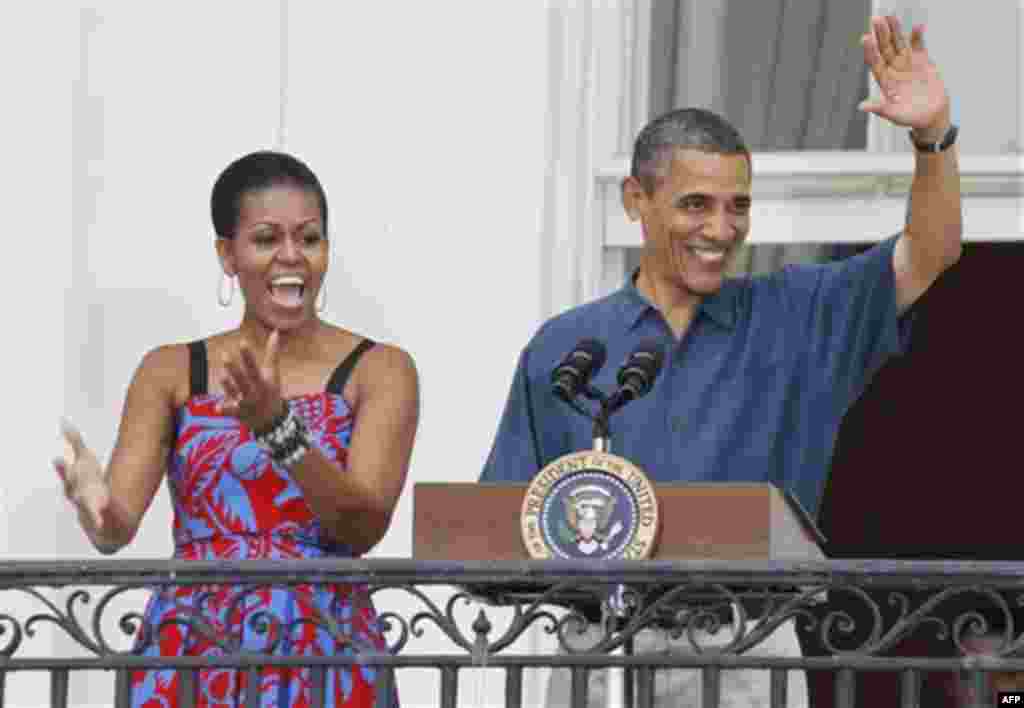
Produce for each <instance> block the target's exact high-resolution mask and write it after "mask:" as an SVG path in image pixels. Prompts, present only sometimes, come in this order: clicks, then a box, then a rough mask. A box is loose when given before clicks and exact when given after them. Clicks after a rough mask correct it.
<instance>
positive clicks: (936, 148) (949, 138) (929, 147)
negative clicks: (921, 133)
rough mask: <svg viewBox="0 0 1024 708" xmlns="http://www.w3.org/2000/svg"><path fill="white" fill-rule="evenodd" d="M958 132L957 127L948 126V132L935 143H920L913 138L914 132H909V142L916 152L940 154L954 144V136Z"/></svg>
mask: <svg viewBox="0 0 1024 708" xmlns="http://www.w3.org/2000/svg"><path fill="white" fill-rule="evenodd" d="M959 130H960V129H959V128H958V127H957V126H955V125H953V124H950V126H949V130H947V131H946V135H945V136H944V137H943V138H942V140H940V141H939V142H937V143H926V142H922V141H920V140H918V139H917V138H916V137H915V136H914V131H913V130H911V131H910V142H912V143H914V147H915V148H917V150H918V152H942V151H943V150H945V149H947V148H948V147H949V146H950V145H952V144H953V143H955V142H956V134H957V133H958V132H959Z"/></svg>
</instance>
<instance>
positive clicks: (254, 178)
mask: <svg viewBox="0 0 1024 708" xmlns="http://www.w3.org/2000/svg"><path fill="white" fill-rule="evenodd" d="M281 185H291V186H295V187H299V188H300V189H306V190H309V191H310V192H313V193H314V194H316V197H317V200H318V201H319V202H320V220H321V221H322V222H323V227H324V233H325V234H326V233H327V195H326V194H324V188H323V187H322V186H321V185H320V180H319V179H317V177H316V175H315V174H313V170H311V169H309V167H307V166H306V164H305V163H304V162H302V161H301V160H299V159H298V158H296V157H293V156H291V155H288V154H286V153H283V152H275V151H273V150H261V151H259V152H253V153H250V154H248V155H245V156H243V157H240V158H238V159H237V160H235V161H234V162H232V163H231V164H230V165H228V166H227V167H226V168H224V171H223V172H221V173H220V176H219V177H217V181H216V182H214V184H213V193H212V194H211V196H210V213H211V216H212V217H213V230H214V231H215V232H216V233H217V236H218V237H219V238H226V239H231V238H234V237H235V230H236V229H237V228H238V218H239V215H240V211H241V206H242V197H244V196H245V195H246V194H249V193H251V192H258V191H260V190H263V189H266V188H268V187H277V186H281Z"/></svg>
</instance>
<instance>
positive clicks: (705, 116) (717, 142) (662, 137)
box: [630, 108, 750, 195]
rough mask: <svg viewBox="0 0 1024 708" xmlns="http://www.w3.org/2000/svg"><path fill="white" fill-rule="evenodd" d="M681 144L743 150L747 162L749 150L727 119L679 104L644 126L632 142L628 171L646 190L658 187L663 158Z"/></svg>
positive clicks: (712, 149)
mask: <svg viewBox="0 0 1024 708" xmlns="http://www.w3.org/2000/svg"><path fill="white" fill-rule="evenodd" d="M680 148H691V149H695V150H704V151H705V152H715V153H721V154H724V155H735V154H742V155H745V156H746V157H747V163H748V164H749V163H750V150H749V149H748V148H747V145H746V143H744V142H743V137H742V136H741V135H740V134H739V131H738V130H736V128H734V127H733V126H732V125H731V124H730V123H729V121H727V120H725V119H724V118H722V117H721V116H720V115H718V114H716V113H713V112H712V111H709V110H705V109H703V108H680V109H677V110H674V111H671V112H669V113H666V114H665V115H662V116H659V117H658V118H655V119H654V120H652V121H651V122H650V123H648V124H647V125H646V126H644V129H643V130H641V131H640V134H639V135H638V136H637V138H636V142H635V143H634V144H633V162H632V165H631V167H630V174H631V175H632V176H633V177H634V178H635V179H636V180H637V181H639V182H640V185H641V186H642V187H643V188H644V191H645V192H647V194H649V195H650V194H653V193H654V191H655V189H657V186H658V178H659V177H663V176H664V169H663V168H664V166H665V162H666V160H668V159H670V158H671V156H672V153H674V152H675V151H676V150H678V149H680Z"/></svg>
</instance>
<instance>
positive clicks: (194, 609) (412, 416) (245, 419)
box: [55, 152, 419, 708]
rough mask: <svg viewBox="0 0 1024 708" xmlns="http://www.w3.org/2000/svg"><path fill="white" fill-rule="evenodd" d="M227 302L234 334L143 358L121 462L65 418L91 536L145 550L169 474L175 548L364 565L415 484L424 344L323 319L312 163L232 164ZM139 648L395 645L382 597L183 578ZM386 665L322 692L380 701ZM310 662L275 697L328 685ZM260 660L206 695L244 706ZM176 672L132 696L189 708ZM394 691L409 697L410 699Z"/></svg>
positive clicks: (147, 682)
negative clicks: (383, 339)
mask: <svg viewBox="0 0 1024 708" xmlns="http://www.w3.org/2000/svg"><path fill="white" fill-rule="evenodd" d="M211 202H212V216H213V224H214V229H215V231H216V234H217V239H216V251H217V254H218V256H219V258H220V263H221V266H222V268H223V271H224V277H225V281H224V282H223V283H222V287H221V290H220V292H219V293H218V297H219V299H220V301H221V304H222V305H225V306H226V305H228V304H230V301H231V299H232V297H233V296H234V292H235V290H236V285H235V283H236V281H237V290H239V291H240V293H241V297H242V299H243V301H244V314H243V316H242V319H241V322H240V323H239V325H238V326H237V327H236V328H234V329H232V330H230V331H227V332H223V333H220V334H217V335H215V336H212V337H209V338H207V339H205V340H200V341H195V342H191V343H187V344H171V345H166V346H161V347H158V348H156V349H153V350H152V351H150V352H149V353H147V354H146V355H145V357H143V359H142V363H141V364H140V365H139V367H138V369H137V371H136V372H135V375H134V378H133V380H132V382H131V384H130V386H129V389H128V394H127V399H126V402H125V406H124V411H123V416H122V420H121V425H120V429H119V434H118V438H117V443H116V446H115V448H114V451H113V453H112V455H111V458H110V462H109V464H108V465H107V467H106V469H103V467H102V466H101V465H100V463H99V461H98V459H97V457H96V455H95V454H94V453H93V452H92V451H91V450H89V448H88V447H87V446H86V445H85V443H84V442H83V440H82V437H81V435H80V434H79V433H78V432H77V431H76V430H75V429H74V428H73V427H71V425H70V424H67V423H66V424H65V436H66V438H67V440H68V442H69V444H70V448H71V451H73V454H69V455H68V456H67V457H66V458H61V459H58V460H56V461H55V466H56V468H57V471H58V473H59V474H60V475H61V478H62V479H63V480H64V484H65V492H66V493H67V496H68V498H69V499H70V500H71V501H72V502H73V504H74V505H75V507H76V508H77V511H78V517H79V520H80V522H81V525H82V528H83V529H84V530H85V532H86V534H87V535H88V536H89V539H90V540H91V541H92V543H93V544H94V545H95V546H96V548H97V549H99V550H100V551H101V552H103V553H105V554H109V553H114V552H116V551H117V550H119V549H120V548H122V547H124V546H125V545H127V544H128V543H129V542H131V540H132V538H133V537H134V536H135V533H136V531H137V530H138V528H139V524H140V522H141V520H142V517H143V515H144V514H145V511H146V509H147V508H148V506H149V504H150V502H151V501H152V499H153V496H154V494H155V493H156V490H157V488H158V487H159V485H160V482H161V480H162V479H163V478H164V476H165V473H166V478H167V483H168V489H169V491H170V494H171V499H172V502H173V505H174V528H173V537H174V545H175V552H174V557H175V558H176V559H185V560H220V559H230V560H235V559H274V560H287V559H302V558H328V557H358V556H360V555H361V554H363V553H365V552H366V551H368V550H369V549H370V548H372V547H373V546H374V545H375V544H376V543H377V542H378V541H379V540H380V539H381V538H382V537H383V535H384V533H385V531H386V530H387V528H388V525H389V524H390V521H391V515H392V513H393V511H394V508H395V504H396V502H397V500H398V497H399V495H400V493H401V491H402V488H403V486H404V483H405V478H406V473H407V469H408V464H409V458H410V455H411V451H412V446H413V440H414V437H415V433H416V427H417V422H418V410H419V402H418V399H419V394H418V390H419V384H418V377H417V373H416V369H415V366H414V364H413V361H412V359H411V358H410V356H409V355H408V354H407V353H405V352H404V351H402V350H401V349H399V348H397V347H394V346H390V345H383V344H375V343H374V342H373V341H371V340H369V339H367V338H364V337H360V336H358V335H356V334H354V333H352V332H349V331H347V330H345V329H342V328H340V327H336V326H334V325H331V324H329V323H327V322H325V321H324V320H322V319H321V318H320V317H319V315H318V311H319V309H320V308H318V306H317V304H316V303H317V295H318V294H319V293H320V292H321V290H322V287H323V282H324V277H325V274H326V272H327V266H328V256H329V248H328V240H327V200H326V196H325V194H324V191H323V188H322V187H321V185H320V182H319V180H318V179H317V178H316V176H315V175H314V174H313V173H312V171H310V170H309V168H308V167H306V166H305V165H304V164H303V163H301V162H300V161H298V160H297V159H295V158H293V157H291V156H289V155H285V154H283V153H277V152H258V153H253V154H250V155H247V156H245V157H243V158H240V159H239V160H236V161H235V162H234V163H232V164H231V165H229V166H228V167H227V169H225V171H224V172H223V173H222V174H221V175H220V177H219V178H218V179H217V182H216V184H215V185H214V188H213V195H212V200H211ZM145 617H146V622H145V628H146V629H147V630H148V631H143V632H141V633H140V635H139V638H138V641H137V644H136V651H137V652H138V653H141V654H146V655H162V656H175V655H187V656H216V655H218V654H221V653H223V651H224V649H223V648H222V647H220V646H218V643H224V642H225V641H226V642H227V643H228V645H229V646H230V647H231V648H232V649H233V650H237V651H257V652H260V651H272V652H273V653H276V654H285V655H301V656H320V655H326V656H333V655H338V654H346V653H360V652H362V653H364V654H365V653H367V652H369V653H373V652H380V651H384V650H385V645H384V641H383V637H382V635H381V629H380V627H379V623H378V621H377V618H376V614H375V611H374V609H373V606H372V604H371V602H370V600H369V597H368V596H367V593H366V589H365V588H364V587H363V586H360V585H338V584H334V585H330V584H318V585H299V586H294V587H284V586H281V587H242V586H239V587H233V586H212V587H210V586H207V587H198V586H180V587H164V588H159V589H157V590H156V591H155V592H154V594H153V596H152V597H151V599H150V601H149V604H148V605H147V608H146V612H145ZM375 675H376V672H375V671H374V670H373V668H372V667H361V666H352V667H340V668H337V669H330V670H328V671H327V672H326V679H325V682H324V685H323V686H322V689H323V693H322V695H323V696H324V704H325V705H328V706H338V707H342V706H344V707H345V708H357V707H359V708H361V707H363V706H365V707H367V708H369V707H370V706H374V705H375V703H374V701H375V689H374V681H375ZM314 676H316V674H315V673H314V672H311V671H310V670H308V669H295V668H289V669H275V668H272V667H271V668H267V667H264V668H262V670H261V671H260V672H259V682H258V687H257V688H258V690H259V696H260V700H259V704H260V705H262V706H281V707H284V706H289V707H296V708H297V707H299V706H308V705H311V701H312V700H313V698H312V697H313V696H316V695H319V692H318V691H317V690H315V689H314V687H313V686H312V682H313V680H314V678H313V677H314ZM248 677H249V675H248V674H247V672H246V671H244V670H243V671H235V670H230V669H203V670H202V671H200V672H199V675H198V681H197V683H196V705H199V706H211V707H212V706H240V705H245V700H246V696H247V695H248V693H247V692H248V690H249V689H250V687H249V686H248V685H247V684H248V683H249V681H248V680H247V679H248ZM179 681H180V676H179V674H178V673H177V672H175V671H163V670H153V671H137V672H135V673H134V674H133V676H132V680H131V682H130V683H131V692H132V701H131V702H132V705H135V706H147V707H148V706H177V704H178V703H177V696H178V690H179ZM390 702H392V703H393V704H397V701H396V699H395V697H394V696H391V697H390Z"/></svg>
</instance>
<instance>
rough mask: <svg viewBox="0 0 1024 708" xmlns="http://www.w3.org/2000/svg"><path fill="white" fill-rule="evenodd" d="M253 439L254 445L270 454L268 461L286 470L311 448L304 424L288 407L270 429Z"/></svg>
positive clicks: (299, 460)
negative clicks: (254, 440) (270, 460)
mask: <svg viewBox="0 0 1024 708" xmlns="http://www.w3.org/2000/svg"><path fill="white" fill-rule="evenodd" d="M255 438H256V443H257V444H258V445H259V446H260V447H262V448H263V449H264V450H266V451H267V452H268V453H269V454H270V459H272V460H273V461H274V462H276V463H277V464H279V465H281V466H283V467H286V468H290V467H292V466H294V465H297V464H298V463H299V462H301V461H302V458H303V457H305V456H306V453H308V452H309V449H310V447H311V446H312V441H311V439H310V435H309V430H308V429H307V428H306V424H305V423H304V422H303V421H302V418H300V417H299V416H297V415H296V414H295V411H293V410H292V408H291V406H288V405H286V406H285V411H284V413H282V414H281V415H280V416H278V417H277V418H275V419H274V424H273V425H272V426H271V427H270V429H269V430H266V431H264V432H262V433H260V434H257V435H255Z"/></svg>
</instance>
